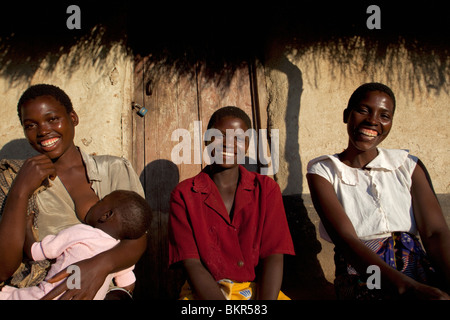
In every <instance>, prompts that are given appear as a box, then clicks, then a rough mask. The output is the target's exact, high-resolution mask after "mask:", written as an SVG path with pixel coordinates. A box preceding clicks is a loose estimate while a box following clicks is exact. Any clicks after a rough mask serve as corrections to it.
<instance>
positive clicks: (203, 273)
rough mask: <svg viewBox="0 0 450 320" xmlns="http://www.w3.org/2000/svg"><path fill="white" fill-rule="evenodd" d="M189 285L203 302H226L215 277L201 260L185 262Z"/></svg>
mask: <svg viewBox="0 0 450 320" xmlns="http://www.w3.org/2000/svg"><path fill="white" fill-rule="evenodd" d="M183 267H184V268H185V270H186V272H187V275H188V278H189V284H190V285H191V287H192V290H193V292H195V294H196V296H197V297H198V298H199V299H201V300H225V296H224V295H223V293H222V291H221V290H220V287H219V285H218V284H217V282H216V281H215V280H214V278H213V276H212V275H211V273H209V271H208V270H207V269H206V268H205V267H204V266H203V264H202V262H201V261H200V260H199V259H186V260H183Z"/></svg>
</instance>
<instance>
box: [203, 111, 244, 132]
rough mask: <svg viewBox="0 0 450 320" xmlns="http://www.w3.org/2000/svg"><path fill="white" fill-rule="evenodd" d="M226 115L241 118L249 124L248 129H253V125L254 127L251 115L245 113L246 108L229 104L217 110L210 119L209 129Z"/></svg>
mask: <svg viewBox="0 0 450 320" xmlns="http://www.w3.org/2000/svg"><path fill="white" fill-rule="evenodd" d="M225 117H234V118H239V119H241V120H242V121H243V122H244V124H245V125H246V126H247V129H251V127H252V122H251V120H250V117H249V116H248V115H247V114H246V113H245V111H244V110H242V109H240V108H238V107H233V106H227V107H223V108H220V109H218V110H216V111H215V112H214V113H213V114H212V116H211V118H210V119H209V122H208V127H207V129H211V128H212V127H214V125H215V124H216V122H217V121H219V120H220V119H222V118H225Z"/></svg>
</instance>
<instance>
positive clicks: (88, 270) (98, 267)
mask: <svg viewBox="0 0 450 320" xmlns="http://www.w3.org/2000/svg"><path fill="white" fill-rule="evenodd" d="M146 246H147V236H146V235H144V236H142V237H141V238H139V239H136V240H122V241H121V242H120V243H119V244H118V245H117V246H115V247H114V248H112V249H110V250H107V251H105V252H102V253H100V254H98V255H96V256H95V257H92V258H90V259H86V260H82V261H80V262H77V263H76V265H77V266H78V267H79V268H80V276H81V279H80V280H81V281H80V289H69V288H68V287H67V283H66V281H63V282H62V283H61V284H60V285H58V286H57V287H55V288H54V289H53V290H52V291H50V292H49V293H48V294H47V295H45V296H44V297H43V298H42V300H51V299H54V298H56V297H57V296H59V295H60V294H62V293H63V295H62V296H61V297H60V298H59V299H60V300H70V299H72V300H92V299H93V298H94V296H95V294H96V293H97V291H98V290H99V289H100V287H101V286H102V284H103V283H104V282H105V279H106V277H107V276H108V275H109V274H111V273H114V272H118V271H120V270H124V269H126V268H128V267H131V266H132V265H134V264H136V263H137V262H138V261H139V259H140V257H141V256H142V254H143V253H144V251H145V249H146ZM69 275H70V274H69V273H67V271H66V270H63V271H61V272H59V273H58V274H56V275H55V276H54V277H53V278H52V279H50V280H49V282H51V283H54V282H58V281H60V280H62V279H64V278H66V277H68V276H69Z"/></svg>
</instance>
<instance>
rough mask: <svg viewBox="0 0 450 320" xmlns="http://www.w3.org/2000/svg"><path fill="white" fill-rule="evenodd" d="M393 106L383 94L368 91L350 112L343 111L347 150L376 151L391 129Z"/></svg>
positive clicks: (390, 100) (389, 99)
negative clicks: (345, 124)
mask: <svg viewBox="0 0 450 320" xmlns="http://www.w3.org/2000/svg"><path fill="white" fill-rule="evenodd" d="M393 116H394V104H393V101H392V99H391V98H390V97H389V96H388V95H387V94H386V93H384V92H381V91H369V92H367V94H366V95H365V96H364V97H363V98H362V99H361V101H360V102H359V103H358V104H357V105H355V106H354V107H353V109H351V110H350V111H348V110H346V111H344V119H345V120H346V123H347V133H348V136H349V146H348V147H349V148H355V149H357V150H359V151H371V150H376V147H377V146H378V145H379V144H380V143H381V142H382V141H383V140H384V139H385V138H386V137H387V136H388V134H389V132H390V131H391V127H392V120H393Z"/></svg>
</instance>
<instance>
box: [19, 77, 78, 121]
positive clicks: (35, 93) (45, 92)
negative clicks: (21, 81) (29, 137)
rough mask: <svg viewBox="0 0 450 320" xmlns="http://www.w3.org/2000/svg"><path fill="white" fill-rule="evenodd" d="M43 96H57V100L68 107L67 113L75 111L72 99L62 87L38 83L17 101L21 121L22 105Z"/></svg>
mask: <svg viewBox="0 0 450 320" xmlns="http://www.w3.org/2000/svg"><path fill="white" fill-rule="evenodd" d="M42 96H52V97H53V98H55V99H56V101H58V102H59V103H61V104H62V105H63V106H64V107H65V108H66V111H67V114H69V113H70V112H72V111H73V105H72V101H71V100H70V98H69V96H68V95H67V94H66V93H65V92H64V91H63V90H62V89H60V88H58V87H57V86H54V85H51V84H36V85H33V86H31V87H29V88H28V89H27V90H25V91H24V92H23V93H22V96H21V97H20V99H19V102H18V103H17V114H18V115H19V119H20V123H22V105H24V104H25V103H26V102H28V101H30V100H33V99H36V98H38V97H42Z"/></svg>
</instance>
